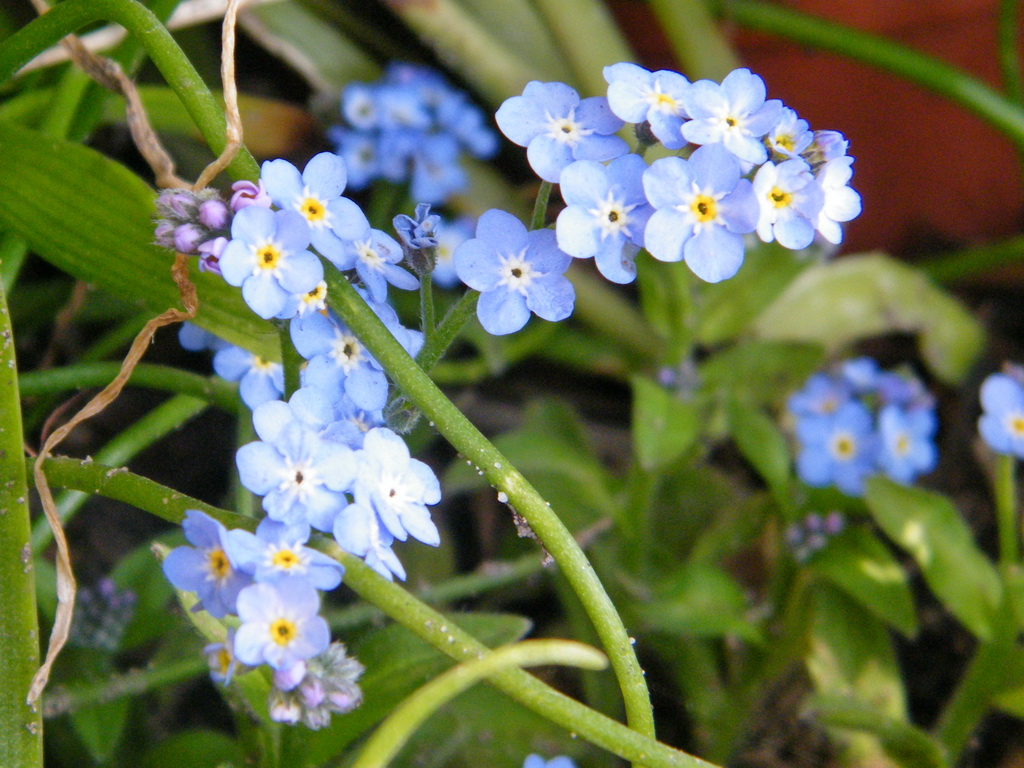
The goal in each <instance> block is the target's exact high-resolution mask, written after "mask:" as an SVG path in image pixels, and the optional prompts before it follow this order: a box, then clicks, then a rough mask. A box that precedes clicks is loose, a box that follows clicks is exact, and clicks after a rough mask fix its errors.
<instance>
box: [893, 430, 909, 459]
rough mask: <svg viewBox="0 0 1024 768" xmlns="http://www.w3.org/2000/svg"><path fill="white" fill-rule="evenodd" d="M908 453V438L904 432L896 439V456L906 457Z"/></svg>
mask: <svg viewBox="0 0 1024 768" xmlns="http://www.w3.org/2000/svg"><path fill="white" fill-rule="evenodd" d="M909 452H910V438H909V437H907V434H906V433H905V432H904V433H903V434H901V435H900V436H899V437H897V438H896V455H897V456H906V455H907V454H908V453H909Z"/></svg>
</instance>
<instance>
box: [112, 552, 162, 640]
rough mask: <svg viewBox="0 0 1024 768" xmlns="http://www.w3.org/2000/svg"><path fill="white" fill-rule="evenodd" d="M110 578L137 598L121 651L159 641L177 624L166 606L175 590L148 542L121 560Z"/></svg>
mask: <svg viewBox="0 0 1024 768" xmlns="http://www.w3.org/2000/svg"><path fill="white" fill-rule="evenodd" d="M176 538H177V537H176ZM110 577H111V578H112V579H113V580H114V583H115V584H116V585H117V586H118V588H119V589H130V590H132V592H134V593H135V598H136V599H135V613H134V614H133V615H132V618H131V621H129V622H128V626H127V627H125V631H124V636H123V637H122V638H121V646H120V649H119V650H128V649H131V648H136V647H138V646H139V645H142V644H143V643H145V642H147V641H149V640H152V639H154V638H156V637H160V636H161V635H163V634H164V633H165V632H166V631H167V629H168V628H169V627H170V626H172V625H174V624H176V623H177V619H176V618H175V617H174V615H173V614H172V613H171V612H169V611H168V610H167V602H168V600H170V599H171V597H172V596H173V595H174V588H173V587H172V586H171V583H170V582H169V581H167V577H166V576H164V573H163V569H162V568H161V567H160V563H159V562H158V561H157V559H156V557H154V556H153V551H152V549H151V545H150V544H149V542H147V543H145V544H143V545H141V546H140V547H138V548H136V549H135V550H133V551H132V552H130V553H129V554H128V555H126V556H125V557H124V558H122V559H121V562H119V563H118V564H117V567H116V568H115V569H114V570H113V571H112V572H111V574H110Z"/></svg>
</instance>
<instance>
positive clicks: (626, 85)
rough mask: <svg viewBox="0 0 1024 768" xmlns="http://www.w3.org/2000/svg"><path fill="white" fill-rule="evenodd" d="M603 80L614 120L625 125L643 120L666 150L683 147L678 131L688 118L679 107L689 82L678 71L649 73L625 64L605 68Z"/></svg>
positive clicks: (641, 68)
mask: <svg viewBox="0 0 1024 768" xmlns="http://www.w3.org/2000/svg"><path fill="white" fill-rule="evenodd" d="M604 79H605V82H607V83H608V105H609V106H610V107H611V110H612V112H614V113H615V114H616V115H617V116H618V117H621V118H622V119H623V120H625V121H626V122H627V123H642V122H644V121H645V120H646V121H647V122H648V123H650V126H651V133H653V134H654V135H655V136H656V137H657V139H658V141H660V142H661V143H662V144H664V145H665V148H666V149H682V148H683V147H684V146H686V139H684V138H683V134H682V132H681V129H682V126H683V121H684V120H686V118H687V117H689V115H688V114H687V112H686V108H685V107H684V106H683V94H684V93H686V89H687V88H689V87H690V81H689V80H687V79H686V78H685V77H683V76H682V75H680V74H679V73H678V72H671V71H669V70H667V69H662V70H659V71H657V72H650V71H648V70H646V69H644V68H643V67H638V66H637V65H636V64H629V63H626V62H623V63H621V64H613V65H611V66H610V67H605V68H604Z"/></svg>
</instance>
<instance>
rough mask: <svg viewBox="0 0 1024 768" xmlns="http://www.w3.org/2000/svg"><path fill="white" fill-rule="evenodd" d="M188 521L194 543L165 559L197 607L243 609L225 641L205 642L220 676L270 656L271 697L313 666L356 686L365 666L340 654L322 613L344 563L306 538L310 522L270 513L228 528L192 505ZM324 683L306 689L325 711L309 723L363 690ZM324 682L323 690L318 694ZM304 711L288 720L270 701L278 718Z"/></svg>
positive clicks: (225, 678) (315, 706)
mask: <svg viewBox="0 0 1024 768" xmlns="http://www.w3.org/2000/svg"><path fill="white" fill-rule="evenodd" d="M182 529H183V530H184V532H185V538H186V539H187V540H188V542H189V543H190V544H191V545H192V546H183V547H178V548H177V549H174V550H172V551H171V552H170V553H169V554H168V555H167V557H166V558H165V559H164V564H163V569H164V574H165V575H166V576H167V579H168V581H170V582H171V584H173V585H174V586H175V587H176V588H177V589H181V590H186V591H190V592H195V593H196V595H197V597H198V602H197V603H196V606H195V608H194V610H200V609H205V610H206V611H207V612H209V613H210V615H211V616H214V617H216V618H224V617H227V616H237V617H238V620H239V622H240V626H239V627H238V629H237V630H232V631H231V632H230V633H229V634H228V637H227V639H226V641H225V642H224V643H215V644H213V645H210V646H207V648H206V653H207V656H208V657H209V660H210V667H211V673H212V675H213V677H214V679H216V680H218V681H219V682H223V683H225V684H226V683H228V682H230V680H231V676H232V675H233V674H234V673H235V671H236V670H237V669H238V667H239V666H240V665H245V666H249V667H254V666H259V665H261V664H267V665H268V666H270V667H271V668H272V669H273V670H274V683H275V692H274V693H272V694H271V700H272V703H273V700H274V699H275V697H277V696H278V694H279V693H280V692H283V691H291V690H292V689H295V688H296V687H297V686H299V684H300V683H301V682H303V681H304V678H305V677H306V676H307V672H308V671H309V669H310V668H312V669H314V670H316V671H318V672H319V674H320V677H321V678H323V677H330V676H332V675H334V676H336V675H337V674H338V673H339V672H341V673H342V674H343V675H344V676H345V677H346V679H347V680H348V683H349V688H351V686H355V679H356V678H357V677H358V672H357V673H356V674H355V675H354V676H352V674H351V671H352V669H353V667H352V664H353V663H354V664H356V665H357V666H358V662H351V661H349V662H347V663H346V661H345V660H344V659H342V658H338V652H337V649H333V647H332V646H331V643H330V630H329V629H328V627H327V622H326V621H324V619H323V618H322V617H321V616H320V615H319V610H320V597H319V593H318V590H330V589H334V588H335V587H336V586H338V585H339V584H340V583H341V578H342V574H343V573H344V568H343V567H342V566H341V564H340V563H338V562H337V561H335V560H333V559H332V558H330V557H327V556H326V555H324V554H322V553H320V552H317V551H316V550H314V549H310V548H309V547H307V546H305V544H306V542H307V541H308V540H309V535H310V529H309V526H308V525H306V524H304V523H296V524H293V525H287V524H284V523H280V522H277V521H275V520H273V519H270V518H267V519H265V520H263V521H262V522H261V523H260V524H259V526H258V527H257V529H256V533H255V534H253V533H250V532H249V531H245V530H241V529H234V530H228V529H227V528H225V527H224V526H223V525H221V524H220V523H219V522H217V521H216V520H214V519H213V518H212V517H210V516H209V515H206V514H204V513H203V512H200V511H198V510H189V511H188V513H187V514H186V516H185V520H184V522H183V523H182ZM341 654H342V656H344V649H342V652H341ZM359 671H361V669H360V670H359ZM349 678H350V679H349ZM279 680H281V681H285V682H284V683H280V684H279V682H278V681H279ZM319 686H320V687H319V689H317V684H316V683H315V681H311V682H309V683H308V684H307V685H306V689H307V692H306V693H305V694H304V695H305V699H304V700H305V701H306V703H307V704H308V707H307V709H311V710H316V711H317V713H318V717H316V718H313V720H314V722H307V725H310V727H322V726H323V725H326V724H327V722H328V721H329V719H330V713H331V712H347V711H349V710H350V709H352V708H353V707H354V706H356V705H358V703H359V698H360V697H359V695H358V694H357V693H352V691H351V690H349V689H348V688H346V689H345V690H346V695H345V696H336V697H334V698H328V697H327V696H326V694H324V691H323V684H322V683H320V684H319ZM337 687H338V686H334V688H337ZM317 690H319V691H320V693H321V695H319V696H317V695H315V694H316V692H317ZM355 690H356V691H358V687H356V688H355ZM296 713H297V714H296ZM301 714H302V713H301V711H298V710H297V709H296V708H294V707H293V708H291V709H290V710H289V713H288V718H291V717H292V715H295V717H294V719H287V720H286V718H285V716H284V714H283V713H276V712H275V710H274V708H273V706H271V715H272V716H274V717H275V719H279V720H286V721H288V722H296V721H297V720H298V719H299V717H300V716H301Z"/></svg>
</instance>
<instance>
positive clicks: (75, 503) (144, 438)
mask: <svg viewBox="0 0 1024 768" xmlns="http://www.w3.org/2000/svg"><path fill="white" fill-rule="evenodd" d="M206 407H207V403H206V401H205V400H199V399H197V398H195V397H191V396H189V395H175V396H174V397H172V398H170V399H169V400H167V401H166V402H163V403H161V404H160V405H158V406H157V407H156V408H154V409H153V410H152V411H150V412H149V413H147V414H146V415H145V416H143V417H142V418H141V419H139V420H138V421H136V422H135V423H134V424H132V425H131V426H130V427H128V428H127V429H125V430H122V431H121V432H120V433H119V434H118V435H117V436H116V437H114V438H113V439H112V440H110V442H108V443H107V444H106V445H104V446H103V447H102V448H101V449H100V450H99V451H97V452H96V461H98V462H100V463H101V464H112V465H114V466H120V465H122V464H124V463H125V462H126V461H129V460H130V459H132V458H133V457H135V456H137V455H138V454H139V453H141V452H142V451H143V450H145V449H146V448H148V447H149V446H151V445H153V443H155V442H157V441H158V440H160V438H162V437H164V436H165V435H167V434H168V433H169V432H173V431H174V430H176V429H178V427H180V426H181V425H182V424H183V423H185V422H186V421H187V420H188V419H190V418H192V417H193V416H195V415H196V414H197V413H199V412H200V411H202V410H204V409H205V408H206ZM88 500H89V496H88V494H85V493H80V492H77V491H71V492H67V493H63V494H61V495H60V497H58V499H57V511H58V513H59V514H60V519H61V520H62V521H63V522H65V523H67V521H68V520H70V519H71V518H72V517H73V516H74V514H75V513H76V512H77V511H78V510H79V509H81V508H82V505H83V504H85V502H86V501H88ZM52 540H53V530H52V529H51V528H50V525H49V523H48V522H47V521H46V518H45V517H40V518H38V519H37V520H36V522H35V525H33V526H32V548H33V549H34V550H35V551H36V552H39V551H41V550H42V549H43V548H44V547H46V546H47V545H48V544H49V543H50V542H51V541H52Z"/></svg>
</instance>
